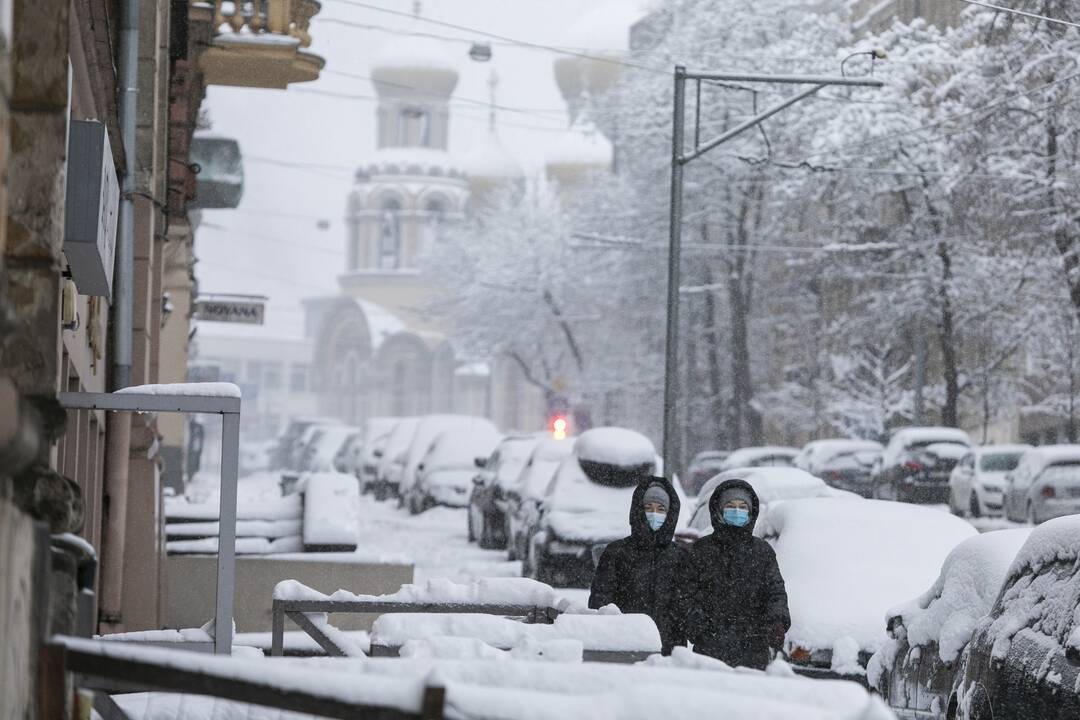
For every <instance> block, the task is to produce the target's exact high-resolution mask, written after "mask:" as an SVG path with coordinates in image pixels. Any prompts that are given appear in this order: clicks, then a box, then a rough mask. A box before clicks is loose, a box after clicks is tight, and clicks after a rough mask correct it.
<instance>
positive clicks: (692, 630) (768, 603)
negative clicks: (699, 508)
mask: <svg viewBox="0 0 1080 720" xmlns="http://www.w3.org/2000/svg"><path fill="white" fill-rule="evenodd" d="M730 487H741V488H743V489H744V490H747V491H749V493H750V495H751V497H752V499H753V503H752V504H751V508H750V522H749V523H747V524H746V525H744V526H743V527H735V526H732V525H727V524H725V523H724V520H723V516H722V513H723V511H722V508H721V506H720V495H721V493H722V491H723V490H725V489H727V488H730ZM759 509H760V503H759V501H758V497H757V493H755V492H754V489H753V487H751V486H750V484H749V483H747V482H745V481H743V480H728V481H727V482H724V483H722V484H721V485H720V486H719V487H718V488H716V490H715V491H714V492H713V494H712V497H711V498H710V499H709V513H710V515H711V516H712V525H713V532H712V534H711V535H707V536H705V537H703V538H701V539H700V540H698V541H697V542H696V543H694V545H693V547H691V548H690V551H689V552H688V553H687V560H686V562H685V563H684V564H683V565H682V566H681V567H680V569H679V574H678V579H677V587H678V589H679V598H678V607H679V609H678V612H680V613H681V614H682V615H683V616H684V622H685V623H686V625H685V626H686V632H687V635H688V637H689V639H690V641H691V642H692V643H693V644H694V651H695V652H698V653H701V654H702V655H709V656H710V657H714V658H717V659H718V660H722V661H724V662H725V663H727V664H728V665H731V666H733V667H734V666H743V667H751V668H759V669H765V666H766V665H767V664H768V662H769V648H770V647H772V648H773V649H775V650H777V651H779V650H780V649H782V647H783V643H784V634H785V633H787V631H788V628H789V627H791V616H790V615H789V614H788V603H787V591H786V590H785V588H784V578H783V577H782V576H781V575H780V567H779V565H777V562H776V553H775V552H773V549H772V547H771V546H770V545H769V544H768V543H767V542H765V541H764V540H762V539H761V538H758V537H754V535H753V529H754V525H755V523H756V522H757V518H758V512H759Z"/></svg>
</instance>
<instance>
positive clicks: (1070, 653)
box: [1065, 645, 1080, 665]
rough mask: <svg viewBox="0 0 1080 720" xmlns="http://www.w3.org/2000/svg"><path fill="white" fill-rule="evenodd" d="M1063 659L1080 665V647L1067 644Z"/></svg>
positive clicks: (1071, 663)
mask: <svg viewBox="0 0 1080 720" xmlns="http://www.w3.org/2000/svg"><path fill="white" fill-rule="evenodd" d="M1065 660H1066V661H1067V662H1068V663H1069V664H1070V665H1080V647H1077V646H1076V645H1069V646H1068V647H1066V648H1065Z"/></svg>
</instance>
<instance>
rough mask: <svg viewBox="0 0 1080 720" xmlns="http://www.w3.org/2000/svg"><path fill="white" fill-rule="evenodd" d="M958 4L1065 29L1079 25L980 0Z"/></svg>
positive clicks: (963, 0)
mask: <svg viewBox="0 0 1080 720" xmlns="http://www.w3.org/2000/svg"><path fill="white" fill-rule="evenodd" d="M960 2H963V3H967V4H968V5H976V6H978V7H984V8H988V9H990V10H996V11H998V12H1003V13H1006V14H1008V15H1019V16H1020V17H1026V18H1029V19H1031V20H1042V21H1043V22H1048V23H1053V24H1055V25H1064V26H1065V27H1071V28H1080V23H1074V22H1069V21H1068V20H1058V19H1057V18H1052V17H1047V16H1046V15H1037V14H1035V13H1032V12H1027V11H1025V10H1018V9H1016V8H1011V7H1005V6H1004V5H995V4H993V3H988V2H983V1H982V0H960Z"/></svg>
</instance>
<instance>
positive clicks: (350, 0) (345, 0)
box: [329, 0, 671, 75]
mask: <svg viewBox="0 0 1080 720" xmlns="http://www.w3.org/2000/svg"><path fill="white" fill-rule="evenodd" d="M329 1H330V2H335V3H339V4H341V5H351V6H353V7H360V8H364V9H366V10H374V11H376V12H381V13H386V14H388V15H396V16H398V17H404V18H409V19H410V20H419V21H420V22H426V23H430V24H432V25H440V26H442V27H447V28H451V29H452V30H460V31H462V32H468V33H473V34H476V35H481V36H483V37H487V38H492V39H495V40H501V41H503V42H505V43H510V44H512V45H519V46H521V47H530V48H535V49H537V50H547V51H548V52H553V53H557V54H559V55H567V56H569V57H579V58H584V59H585V60H595V61H596V62H602V63H608V64H610V65H620V66H622V67H628V68H633V69H634V70H645V71H648V72H653V73H660V74H662V75H670V74H671V71H670V70H667V69H661V68H654V67H650V66H648V65H639V64H637V63H632V62H627V61H625V60H617V59H615V58H612V57H605V56H603V55H591V54H589V53H584V52H578V51H576V50H568V49H566V48H560V47H555V46H554V45H544V44H542V43H535V42H530V41H528V40H519V39H517V38H512V37H508V36H506V35H500V34H498V33H493V32H490V31H488V30H480V29H479V28H474V27H468V26H466V25H457V24H455V23H451V22H446V21H445V20H435V19H434V18H429V17H424V16H423V15H413V14H412V13H408V12H403V11H401V10H391V9H390V8H384V7H379V6H378V5H371V4H369V3H365V2H359V1H358V0H329Z"/></svg>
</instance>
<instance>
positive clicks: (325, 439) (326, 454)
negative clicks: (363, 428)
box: [299, 425, 360, 473]
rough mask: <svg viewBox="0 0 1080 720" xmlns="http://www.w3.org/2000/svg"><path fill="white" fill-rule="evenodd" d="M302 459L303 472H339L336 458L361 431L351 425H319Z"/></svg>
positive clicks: (301, 467)
mask: <svg viewBox="0 0 1080 720" xmlns="http://www.w3.org/2000/svg"><path fill="white" fill-rule="evenodd" d="M313 427H314V428H315V430H314V432H313V433H312V435H311V439H310V440H309V442H308V444H307V447H305V448H304V454H303V457H302V459H301V461H300V467H299V470H300V471H301V472H319V473H322V472H337V468H335V467H334V459H335V458H336V457H337V455H338V452H339V451H340V450H341V449H342V447H344V446H345V444H346V443H347V442H349V439H350V438H351V437H352V436H354V435H356V434H357V433H359V432H360V430H359V428H355V427H353V426H351V425H318V426H313Z"/></svg>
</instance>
